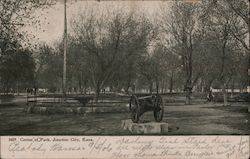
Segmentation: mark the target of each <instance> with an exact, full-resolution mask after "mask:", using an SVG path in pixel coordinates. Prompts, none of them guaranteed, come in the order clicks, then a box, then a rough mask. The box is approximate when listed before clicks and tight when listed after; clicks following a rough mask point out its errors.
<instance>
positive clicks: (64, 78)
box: [62, 0, 67, 96]
mask: <svg viewBox="0 0 250 159" xmlns="http://www.w3.org/2000/svg"><path fill="white" fill-rule="evenodd" d="M66 4H67V0H64V38H63V40H64V50H63V51H64V53H63V88H62V89H63V94H64V95H65V96H66V92H67V87H66V78H67V77H66V66H67V9H66V8H67V5H66Z"/></svg>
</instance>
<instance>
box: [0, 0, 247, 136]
mask: <svg viewBox="0 0 250 159" xmlns="http://www.w3.org/2000/svg"><path fill="white" fill-rule="evenodd" d="M0 13H1V14H0V135H1V136H6V135H249V132H250V53H249V52H250V46H249V41H250V40H249V35H250V23H249V22H250V19H249V13H250V9H249V1H247V0H209V1H207V0H182V1H180V0H178V1H177V0H163V1H155V0H152V1H139V0H138V1H136V0H134V1H133V0H132V1H126V0H124V1H108V0H97V1H95V0H93V1H91V0H89V1H88V0H39V1H38V0H37V1H36V0H22V1H15V0H1V1H0Z"/></svg>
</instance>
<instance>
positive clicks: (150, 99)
mask: <svg viewBox="0 0 250 159" xmlns="http://www.w3.org/2000/svg"><path fill="white" fill-rule="evenodd" d="M129 110H130V115H131V119H132V121H133V122H134V123H137V122H138V121H139V119H140V116H141V115H142V114H143V113H145V112H147V111H153V114H154V118H155V121H156V122H160V121H162V118H163V114H164V104H163V100H162V98H161V96H160V95H149V96H143V97H138V96H136V95H132V96H131V98H130V102H129Z"/></svg>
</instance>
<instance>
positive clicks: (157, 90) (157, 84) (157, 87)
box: [156, 80, 159, 94]
mask: <svg viewBox="0 0 250 159" xmlns="http://www.w3.org/2000/svg"><path fill="white" fill-rule="evenodd" d="M156 93H157V94H159V81H158V80H156Z"/></svg>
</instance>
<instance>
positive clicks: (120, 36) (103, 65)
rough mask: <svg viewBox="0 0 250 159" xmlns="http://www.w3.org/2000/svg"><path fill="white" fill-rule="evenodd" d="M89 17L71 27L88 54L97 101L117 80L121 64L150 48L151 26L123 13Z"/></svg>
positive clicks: (132, 15) (133, 15)
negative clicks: (109, 83) (116, 71)
mask: <svg viewBox="0 0 250 159" xmlns="http://www.w3.org/2000/svg"><path fill="white" fill-rule="evenodd" d="M99 13H100V12H99ZM88 14H89V15H88V16H86V15H84V14H81V15H80V16H79V17H78V18H76V19H75V20H74V21H73V24H72V27H73V28H74V32H75V33H74V34H75V35H76V36H77V41H78V42H79V44H80V45H81V46H82V48H83V49H84V50H86V51H87V52H88V55H89V56H88V61H89V65H88V66H89V67H88V69H90V78H91V81H92V84H93V86H94V88H95V94H96V100H98V97H99V93H100V90H101V89H102V88H103V86H105V85H106V84H107V81H108V80H110V79H111V78H112V77H113V76H114V73H115V71H114V70H116V69H117V68H119V65H120V64H121V60H126V58H128V59H129V57H130V56H132V55H134V54H136V53H138V52H140V51H141V50H143V49H145V48H146V47H147V45H148V44H149V40H148V38H149V37H151V32H152V26H151V24H150V22H149V21H148V20H147V19H146V18H145V16H135V14H134V13H133V12H126V11H124V10H120V11H118V10H117V11H114V12H109V11H107V10H106V11H104V12H103V13H100V14H97V13H96V12H94V11H93V10H92V12H89V13H88Z"/></svg>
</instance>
